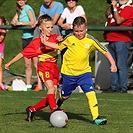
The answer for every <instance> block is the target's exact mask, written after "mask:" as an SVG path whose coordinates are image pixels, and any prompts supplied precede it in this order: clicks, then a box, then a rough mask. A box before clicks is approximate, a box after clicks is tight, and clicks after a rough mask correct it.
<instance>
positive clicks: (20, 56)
mask: <svg viewBox="0 0 133 133" xmlns="http://www.w3.org/2000/svg"><path fill="white" fill-rule="evenodd" d="M21 58H23V55H22V53H19V54H18V55H16V56H15V57H14V58H13V59H12V60H11V61H9V62H8V63H7V64H5V69H6V70H9V68H10V66H11V65H12V64H13V63H15V62H17V61H18V60H20V59H21Z"/></svg>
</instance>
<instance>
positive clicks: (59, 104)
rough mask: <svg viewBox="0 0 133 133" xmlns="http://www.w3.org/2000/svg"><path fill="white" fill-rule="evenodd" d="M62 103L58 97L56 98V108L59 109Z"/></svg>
mask: <svg viewBox="0 0 133 133" xmlns="http://www.w3.org/2000/svg"><path fill="white" fill-rule="evenodd" d="M62 104H63V101H61V100H60V99H59V98H57V99H56V108H57V109H60V107H61V105H62Z"/></svg>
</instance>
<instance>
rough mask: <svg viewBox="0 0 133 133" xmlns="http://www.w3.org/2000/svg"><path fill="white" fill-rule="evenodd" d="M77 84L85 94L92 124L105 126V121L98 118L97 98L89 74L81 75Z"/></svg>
mask: <svg viewBox="0 0 133 133" xmlns="http://www.w3.org/2000/svg"><path fill="white" fill-rule="evenodd" d="M78 83H79V85H80V87H81V88H82V90H83V91H84V93H85V94H86V97H87V99H88V105H89V108H90V111H91V114H92V119H93V122H94V124H97V125H104V124H106V122H107V120H106V119H102V118H100V117H99V112H98V102H97V97H96V93H95V90H94V85H93V81H92V75H91V73H86V74H83V75H81V78H80V80H79V82H78Z"/></svg>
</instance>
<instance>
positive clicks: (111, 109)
mask: <svg viewBox="0 0 133 133" xmlns="http://www.w3.org/2000/svg"><path fill="white" fill-rule="evenodd" d="M45 94H46V92H45V91H41V92H37V93H36V92H9V91H0V132H1V133H127V132H128V133H132V132H133V97H132V95H131V94H121V93H117V94H111V93H101V94H97V98H98V103H99V112H100V115H101V116H104V117H106V118H107V119H108V123H107V125H104V126H97V125H94V124H92V117H91V114H90V110H89V108H88V104H87V99H86V97H85V95H84V94H83V93H73V94H72V95H71V97H70V98H69V99H68V100H67V101H65V103H64V104H63V105H62V108H63V109H66V110H67V115H68V117H69V122H68V125H67V126H66V127H65V128H53V127H52V126H51V124H50V123H49V115H50V110H49V107H47V108H44V109H42V110H40V111H38V112H36V113H35V118H36V119H35V120H34V121H33V122H31V123H29V122H27V121H25V120H24V119H25V118H26V114H25V108H26V107H27V106H29V105H34V104H35V103H37V102H38V101H39V100H40V99H42V98H43V97H44V96H45Z"/></svg>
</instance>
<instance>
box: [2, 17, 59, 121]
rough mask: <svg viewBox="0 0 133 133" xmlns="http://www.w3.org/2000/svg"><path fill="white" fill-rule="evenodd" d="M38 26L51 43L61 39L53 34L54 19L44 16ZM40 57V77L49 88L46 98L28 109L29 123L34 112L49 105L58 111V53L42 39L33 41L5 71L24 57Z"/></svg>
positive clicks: (51, 108)
mask: <svg viewBox="0 0 133 133" xmlns="http://www.w3.org/2000/svg"><path fill="white" fill-rule="evenodd" d="M38 25H39V28H40V30H41V31H42V32H45V35H46V38H47V40H48V41H50V42H59V41H58V38H60V37H59V36H58V35H57V34H52V30H53V19H52V18H51V17H50V16H48V15H42V16H41V17H39V19H38ZM36 56H38V58H39V61H40V62H39V64H38V75H39V77H40V79H41V81H42V83H44V84H45V86H46V87H47V90H48V91H47V94H46V97H45V98H43V99H41V100H40V101H39V102H38V103H36V104H35V105H33V106H29V107H27V108H26V113H27V118H26V120H27V121H28V122H31V121H32V120H33V114H34V112H36V111H38V110H40V109H42V108H45V107H47V106H48V105H49V107H50V111H51V112H53V111H55V110H56V98H55V97H56V92H57V86H58V84H59V69H58V66H57V64H56V61H57V56H58V51H57V50H55V49H53V48H50V47H47V46H44V44H43V43H42V42H41V38H40V37H38V38H36V39H33V40H32V41H31V42H30V44H29V45H28V46H27V47H26V48H25V49H24V50H22V51H21V52H20V53H19V54H18V55H16V56H15V57H14V58H13V59H12V60H11V61H9V62H8V63H7V64H5V69H7V70H9V68H10V66H11V65H12V64H13V63H15V62H17V61H18V60H20V59H21V58H23V57H26V58H32V57H36Z"/></svg>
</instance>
